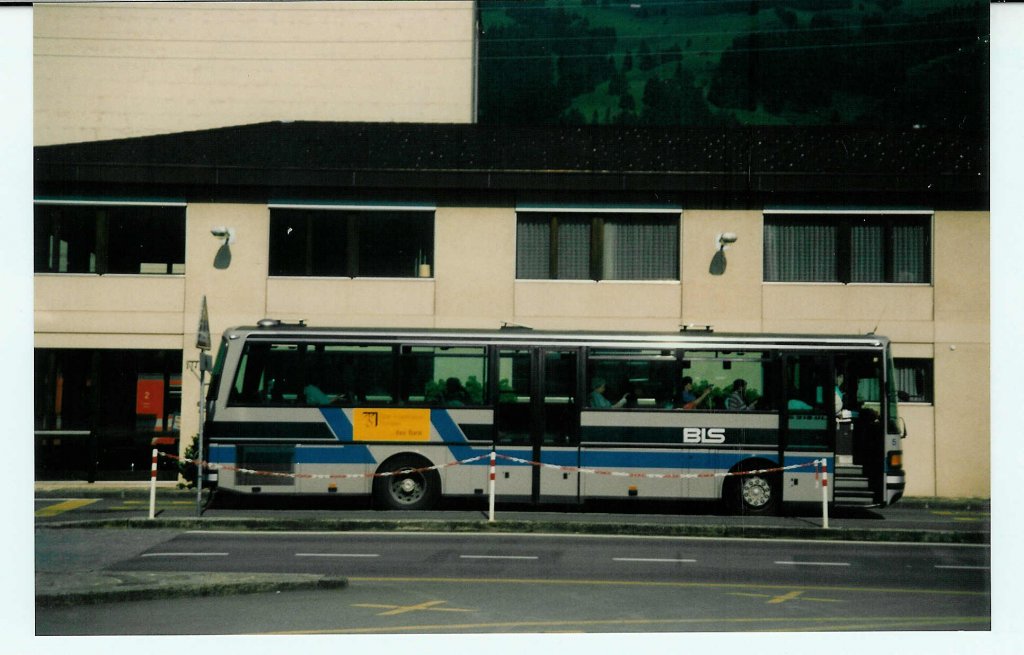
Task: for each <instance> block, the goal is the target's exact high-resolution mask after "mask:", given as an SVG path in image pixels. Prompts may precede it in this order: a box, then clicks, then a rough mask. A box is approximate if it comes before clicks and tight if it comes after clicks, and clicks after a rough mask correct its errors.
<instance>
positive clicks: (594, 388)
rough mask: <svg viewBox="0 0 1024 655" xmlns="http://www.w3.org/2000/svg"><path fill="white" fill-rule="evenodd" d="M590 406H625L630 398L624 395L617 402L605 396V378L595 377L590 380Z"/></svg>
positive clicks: (597, 407)
mask: <svg viewBox="0 0 1024 655" xmlns="http://www.w3.org/2000/svg"><path fill="white" fill-rule="evenodd" d="M590 389H591V391H590V406H591V407H594V408H596V409H617V408H619V407H624V406H625V405H626V402H627V400H628V398H627V396H628V394H627V395H624V396H622V398H620V399H619V400H618V401H617V402H615V403H612V402H611V401H610V400H608V399H607V398H605V397H604V392H605V389H606V382H605V380H604V378H594V379H593V380H591V382H590Z"/></svg>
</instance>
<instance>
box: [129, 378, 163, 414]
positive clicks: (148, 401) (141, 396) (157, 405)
mask: <svg viewBox="0 0 1024 655" xmlns="http://www.w3.org/2000/svg"><path fill="white" fill-rule="evenodd" d="M135 414H136V415H137V416H155V417H158V418H162V417H163V415H164V378H163V376H160V377H146V376H139V380H138V382H137V383H136V387H135Z"/></svg>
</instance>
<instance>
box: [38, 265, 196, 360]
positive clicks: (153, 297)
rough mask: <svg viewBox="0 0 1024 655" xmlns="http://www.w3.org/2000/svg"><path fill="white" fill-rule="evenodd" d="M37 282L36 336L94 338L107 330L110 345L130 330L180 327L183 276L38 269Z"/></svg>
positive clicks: (159, 331) (162, 331)
mask: <svg viewBox="0 0 1024 655" xmlns="http://www.w3.org/2000/svg"><path fill="white" fill-rule="evenodd" d="M33 283H34V293H35V300H34V321H35V332H36V336H37V340H38V339H39V338H43V337H44V336H45V335H50V334H61V335H64V337H63V338H67V339H70V340H71V341H72V342H73V343H77V341H76V339H77V338H78V337H76V336H75V335H90V340H91V341H92V342H95V341H96V338H97V337H99V336H101V335H103V336H104V339H103V340H104V341H106V342H109V343H111V344H112V345H111V346H107V347H114V348H122V347H124V346H122V345H120V344H121V342H120V339H121V338H123V337H126V336H129V335H159V336H160V337H166V336H168V335H174V334H177V333H178V330H177V325H178V322H179V317H180V316H181V311H182V309H183V307H184V300H185V278H184V277H183V276H155V275H152V276H147V275H102V276H101V275H74V274H40V275H36V276H35V277H34V280H33ZM65 347H72V346H65ZM73 347H77V346H73ZM153 347H157V346H153ZM175 347H177V346H175Z"/></svg>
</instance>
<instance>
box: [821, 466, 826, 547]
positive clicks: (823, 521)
mask: <svg viewBox="0 0 1024 655" xmlns="http://www.w3.org/2000/svg"><path fill="white" fill-rule="evenodd" d="M821 527H822V528H824V529H826V530H828V459H825V458H822V460H821Z"/></svg>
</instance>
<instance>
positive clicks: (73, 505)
mask: <svg viewBox="0 0 1024 655" xmlns="http://www.w3.org/2000/svg"><path fill="white" fill-rule="evenodd" d="M98 501H99V498H79V499H76V500H65V501H64V502H62V503H57V504H56V505H50V506H49V507H44V508H42V509H37V510H36V516H43V517H46V516H57V515H58V514H63V513H64V512H70V511H71V510H73V509H79V508H81V507H85V506H86V505H92V504H93V503H95V502H98Z"/></svg>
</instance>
